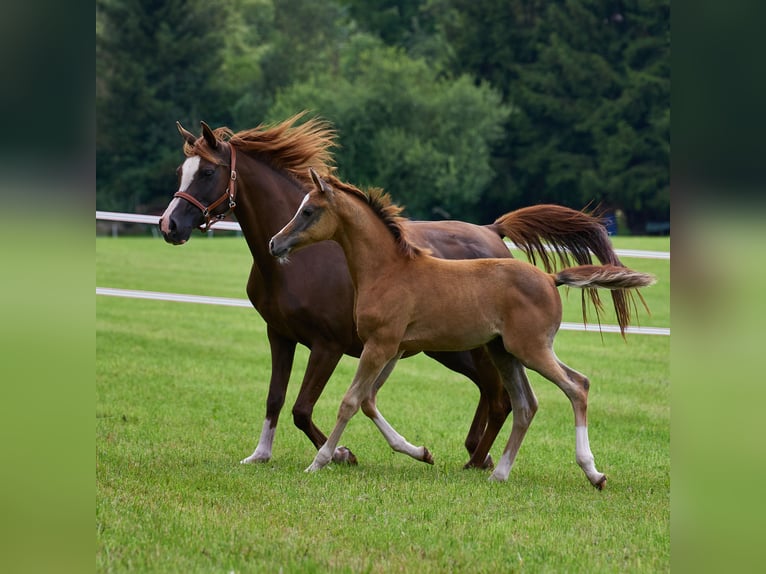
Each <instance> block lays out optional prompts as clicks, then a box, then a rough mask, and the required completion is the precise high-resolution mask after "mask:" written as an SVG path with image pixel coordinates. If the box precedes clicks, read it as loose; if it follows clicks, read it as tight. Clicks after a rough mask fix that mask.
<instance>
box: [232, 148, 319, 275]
mask: <svg viewBox="0 0 766 574" xmlns="http://www.w3.org/2000/svg"><path fill="white" fill-rule="evenodd" d="M242 155H244V154H242ZM238 183H239V187H240V189H239V191H238V193H237V207H236V208H235V214H236V216H237V220H238V221H239V224H240V227H241V228H242V234H243V235H244V236H245V240H246V241H247V244H248V246H249V247H250V251H251V253H252V255H253V260H254V261H255V264H256V265H257V266H258V267H259V268H260V269H261V270H262V271H265V270H267V269H274V268H276V267H277V266H278V264H277V261H276V259H275V258H274V257H272V256H271V254H270V253H269V249H268V244H269V239H271V237H273V236H274V235H275V234H276V233H277V232H278V231H279V230H280V229H282V227H283V226H284V225H285V224H286V223H287V222H288V221H290V219H291V218H292V216H293V214H294V213H295V211H296V210H297V209H298V205H299V204H300V202H301V199H302V198H303V197H304V195H305V193H306V192H305V190H303V189H301V188H300V187H299V186H298V185H297V184H296V183H295V182H294V181H293V180H292V179H291V178H289V177H287V176H285V175H282V174H280V173H278V172H277V171H275V170H273V169H272V168H270V167H269V166H267V165H266V164H264V163H261V162H259V161H257V160H255V159H252V158H249V157H248V158H246V159H245V158H243V160H241V163H240V169H239V174H238Z"/></svg>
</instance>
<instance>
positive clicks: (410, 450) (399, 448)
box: [361, 353, 434, 464]
mask: <svg viewBox="0 0 766 574" xmlns="http://www.w3.org/2000/svg"><path fill="white" fill-rule="evenodd" d="M401 356H402V353H399V355H397V356H396V357H394V358H393V359H391V360H390V361H389V362H388V364H387V365H386V366H385V367H384V368H383V371H381V373H380V375H378V378H377V379H376V380H375V384H374V385H373V388H372V393H371V395H370V396H368V397H367V398H365V399H364V400H363V401H362V405H361V406H362V412H363V413H364V414H365V415H367V416H368V417H369V418H370V419H372V422H374V423H375V426H377V427H378V430H379V431H380V432H381V434H382V435H383V437H384V438H385V439H386V441H387V442H388V444H389V446H391V448H392V449H393V450H395V451H396V452H401V453H404V454H408V455H410V456H411V457H412V458H414V459H415V460H421V461H423V462H427V463H428V464H433V463H434V459H433V456H431V453H430V452H429V451H428V449H427V448H426V447H424V446H415V445H413V444H411V443H410V442H408V441H407V439H406V438H404V437H403V436H402V435H400V434H399V433H398V432H396V429H394V427H392V426H391V425H390V424H389V423H388V421H386V419H384V418H383V415H381V414H380V411H378V408H377V405H376V400H377V395H378V391H379V390H380V387H382V386H383V383H385V382H386V379H387V378H388V376H389V375H390V374H391V371H393V370H394V367H395V366H396V363H397V362H398V361H399V359H400V358H401Z"/></svg>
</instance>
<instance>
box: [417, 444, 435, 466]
mask: <svg viewBox="0 0 766 574" xmlns="http://www.w3.org/2000/svg"><path fill="white" fill-rule="evenodd" d="M420 460H422V461H423V462H427V463H428V464H433V463H434V457H433V456H432V455H431V453H430V451H429V450H428V449H427V448H426V447H423V458H421V459H420Z"/></svg>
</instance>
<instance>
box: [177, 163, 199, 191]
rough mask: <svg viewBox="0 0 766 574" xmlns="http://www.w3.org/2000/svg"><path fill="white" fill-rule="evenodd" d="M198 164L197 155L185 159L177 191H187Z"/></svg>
mask: <svg viewBox="0 0 766 574" xmlns="http://www.w3.org/2000/svg"><path fill="white" fill-rule="evenodd" d="M199 162H200V157H199V156H198V155H194V156H192V157H189V158H186V161H185V162H184V164H183V165H182V166H181V185H179V186H178V191H186V190H187V189H189V186H190V185H191V182H192V180H193V179H194V176H195V175H196V173H197V170H199Z"/></svg>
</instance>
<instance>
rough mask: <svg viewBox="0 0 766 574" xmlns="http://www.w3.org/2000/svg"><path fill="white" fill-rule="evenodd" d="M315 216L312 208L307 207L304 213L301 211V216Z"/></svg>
mask: <svg viewBox="0 0 766 574" xmlns="http://www.w3.org/2000/svg"><path fill="white" fill-rule="evenodd" d="M313 214H314V210H313V209H311V208H310V207H306V208H304V209H303V211H301V215H302V216H303V217H311V216H312V215H313Z"/></svg>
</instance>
